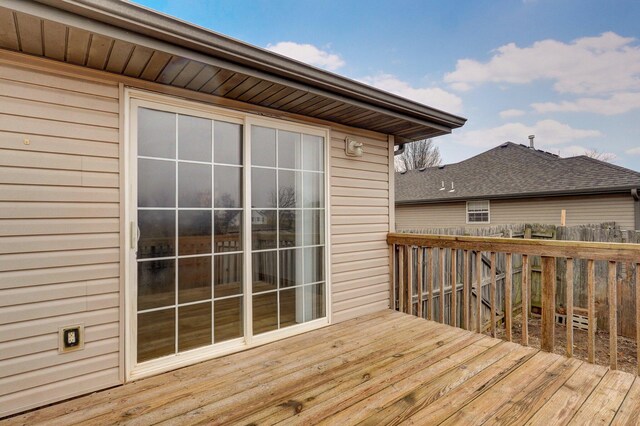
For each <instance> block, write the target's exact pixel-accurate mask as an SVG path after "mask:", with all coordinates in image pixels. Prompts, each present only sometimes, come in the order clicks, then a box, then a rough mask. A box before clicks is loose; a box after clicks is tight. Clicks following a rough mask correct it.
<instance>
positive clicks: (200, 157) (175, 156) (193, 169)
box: [136, 108, 244, 363]
mask: <svg viewBox="0 0 640 426" xmlns="http://www.w3.org/2000/svg"><path fill="white" fill-rule="evenodd" d="M137 123H138V127H137V183H138V184H137V223H138V227H139V237H140V238H139V242H138V250H137V308H136V312H137V362H138V363H140V362H144V361H148V360H151V359H155V358H160V357H163V356H167V355H173V354H176V353H179V352H184V351H187V350H191V349H195V348H199V347H205V346H209V345H212V344H214V343H218V342H223V341H227V340H230V339H234V338H239V337H243V336H244V327H243V307H244V294H243V285H242V283H243V277H242V275H243V247H242V241H243V240H242V211H243V202H242V200H243V197H242V188H243V183H242V126H241V125H239V124H234V123H228V122H224V121H217V120H211V119H206V118H201V117H195V116H190V115H184V114H177V113H172V112H165V111H159V110H154V109H148V108H138V109H137Z"/></svg>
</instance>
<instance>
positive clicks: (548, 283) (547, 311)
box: [540, 256, 556, 352]
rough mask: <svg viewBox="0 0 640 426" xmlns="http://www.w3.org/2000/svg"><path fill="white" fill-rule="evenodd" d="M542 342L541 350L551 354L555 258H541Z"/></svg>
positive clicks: (554, 308)
mask: <svg viewBox="0 0 640 426" xmlns="http://www.w3.org/2000/svg"><path fill="white" fill-rule="evenodd" d="M541 285H542V342H541V345H540V346H541V348H542V350H543V351H546V352H553V347H554V345H555V333H554V331H555V322H556V318H555V317H556V258H555V257H549V256H542V284H541Z"/></svg>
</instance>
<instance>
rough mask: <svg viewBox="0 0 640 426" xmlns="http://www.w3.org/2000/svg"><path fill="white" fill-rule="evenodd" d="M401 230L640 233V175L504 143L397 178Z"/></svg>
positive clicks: (588, 159)
mask: <svg viewBox="0 0 640 426" xmlns="http://www.w3.org/2000/svg"><path fill="white" fill-rule="evenodd" d="M395 190H396V191H395V201H396V227H397V230H398V232H401V231H403V230H404V231H407V230H419V229H429V228H444V227H481V226H487V225H505V224H518V223H542V224H555V225H560V224H561V216H562V211H563V210H564V211H565V218H566V223H565V224H566V225H567V226H570V225H578V224H587V223H602V222H615V223H616V224H618V225H620V227H621V228H622V229H640V201H639V197H638V196H639V191H640V173H638V172H635V171H633V170H629V169H625V168H623V167H619V166H616V165H613V164H609V163H605V162H602V161H598V160H594V159H592V158H589V157H586V156H577V157H570V158H560V157H559V156H557V155H555V154H550V153H548V152H544V151H541V150H537V149H534V148H531V147H527V146H525V145H518V144H514V143H511V142H507V143H505V144H502V145H500V146H498V147H496V148H493V149H491V150H489V151H486V152H483V153H482V154H479V155H476V156H475V157H472V158H469V159H468V160H464V161H461V162H459V163H455V164H448V165H445V166H440V167H430V168H427V169H424V170H411V171H408V172H406V173H396V182H395Z"/></svg>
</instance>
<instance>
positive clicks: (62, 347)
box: [58, 324, 84, 353]
mask: <svg viewBox="0 0 640 426" xmlns="http://www.w3.org/2000/svg"><path fill="white" fill-rule="evenodd" d="M81 349H84V324H76V325H69V326H66V327H60V328H59V329H58V353H67V352H73V351H78V350H81Z"/></svg>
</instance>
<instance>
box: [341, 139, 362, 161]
mask: <svg viewBox="0 0 640 426" xmlns="http://www.w3.org/2000/svg"><path fill="white" fill-rule="evenodd" d="M363 146H364V144H363V143H362V142H358V141H357V140H355V139H352V138H350V137H347V138H346V139H345V140H344V152H345V154H347V157H362V154H364V148H363Z"/></svg>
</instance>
